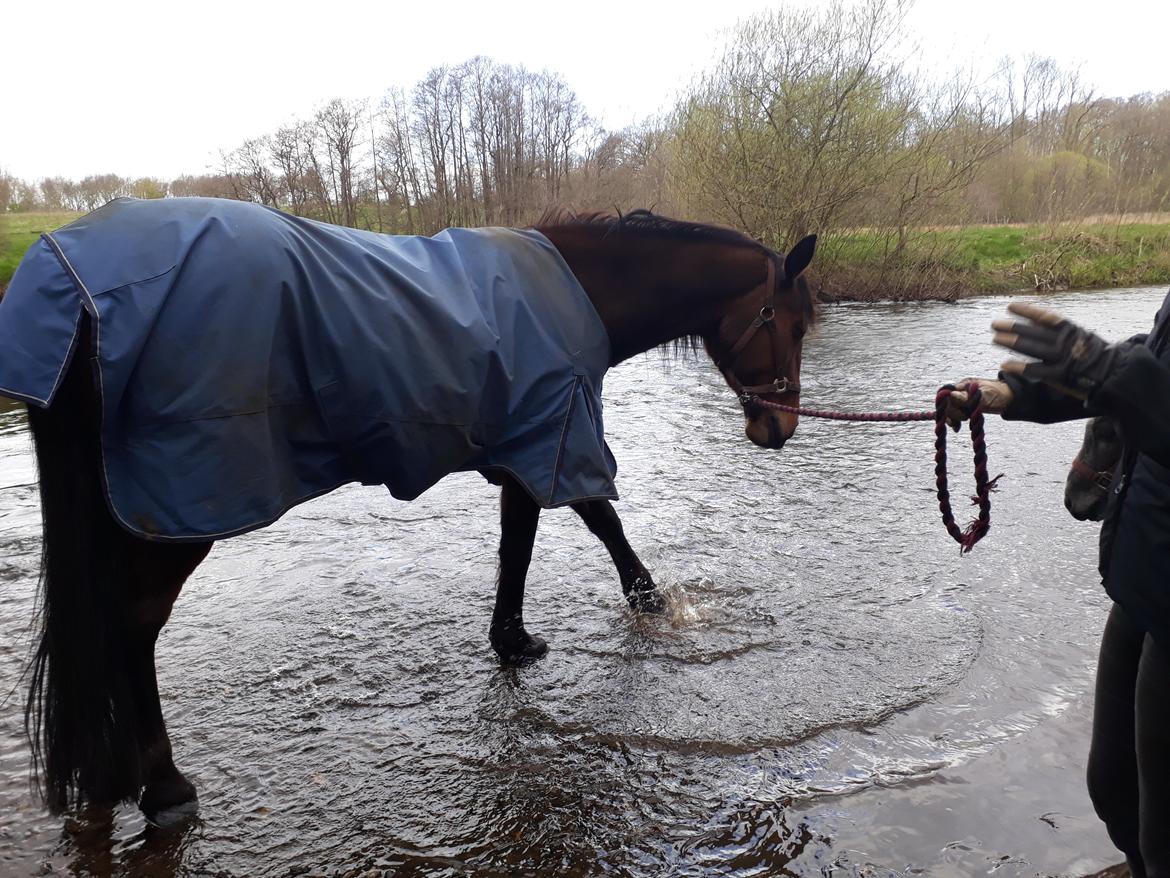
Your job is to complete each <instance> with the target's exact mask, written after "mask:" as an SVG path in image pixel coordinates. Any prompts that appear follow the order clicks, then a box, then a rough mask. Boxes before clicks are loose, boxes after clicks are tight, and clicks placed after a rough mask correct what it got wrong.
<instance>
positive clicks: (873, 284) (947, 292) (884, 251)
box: [0, 212, 1170, 301]
mask: <svg viewBox="0 0 1170 878" xmlns="http://www.w3.org/2000/svg"><path fill="white" fill-rule="evenodd" d="M77 216H79V214H77V213H70V212H55V213H15V214H0V291H2V290H3V289H4V287H6V286H7V285H8V281H9V279H10V278H11V277H12V273H13V272H14V271H15V270H16V266H17V264H18V263H19V262H20V258H21V257H22V256H23V255H24V252H25V250H27V249H28V247H29V246H30V245H31V244H32V243H33V242H34V241H35V240H36V239H37V236H38V235H39V234H40V233H41V232H43V231H51V230H52V229H55V228H57V227H59V226H62V225H64V224H65V223H67V222H70V221H71V220H73V219H75V218H76V217H77ZM1143 220H1147V221H1143V222H1123V221H1121V220H1120V219H1114V220H1112V221H1109V220H1107V219H1105V218H1095V219H1094V220H1093V221H1089V222H1084V223H1075V224H1054V225H1030V226H1029V225H1009V226H966V227H963V228H934V229H916V230H913V231H912V232H910V233H909V234H908V235H907V236H906V237H905V240H904V241H903V243H902V246H901V248H899V246H898V238H897V236H896V235H893V234H887V233H884V232H879V231H873V230H862V231H854V232H847V233H841V234H836V235H829V236H826V238H825V239H824V241H823V243H822V246H821V249H820V252H819V253H818V256H817V260H816V262H815V263H814V271H813V273H812V275H813V281H814V283H815V284H817V285H818V286H820V287H821V289H822V295H823V297H824V298H825V299H827V300H829V301H876V300H879V299H901V300H926V299H956V298H959V297H962V296H967V295H976V294H982V293H1003V292H1015V291H1018V290H1061V289H1097V288H1101V287H1119V286H1146V285H1151V284H1170V218H1167V217H1163V216H1154V217H1148V218H1143Z"/></svg>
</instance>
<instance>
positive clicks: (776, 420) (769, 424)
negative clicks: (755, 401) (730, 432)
mask: <svg viewBox="0 0 1170 878" xmlns="http://www.w3.org/2000/svg"><path fill="white" fill-rule="evenodd" d="M744 415H745V416H746V417H747V423H746V424H745V425H744V433H745V434H746V435H747V437H748V439H750V440H751V441H752V442H753V443H754V444H756V445H758V446H760V447H761V448H772V449H776V450H778V449H780V448H783V447H784V443H785V442H787V441H788V440H789V439H791V438H792V434H793V433H795V432H796V425H797V423H798V422H799V421H800V417H799V416H798V415H795V414H790V413H788V412H777V411H769V410H767V409H762V408H755V409H751V408H749V409H747V410H745V411H744Z"/></svg>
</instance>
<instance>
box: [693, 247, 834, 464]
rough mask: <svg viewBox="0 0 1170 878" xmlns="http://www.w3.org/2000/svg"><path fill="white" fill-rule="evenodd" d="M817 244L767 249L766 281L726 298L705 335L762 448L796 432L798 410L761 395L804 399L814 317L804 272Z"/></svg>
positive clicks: (779, 445) (781, 443) (781, 399)
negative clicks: (779, 407)
mask: <svg viewBox="0 0 1170 878" xmlns="http://www.w3.org/2000/svg"><path fill="white" fill-rule="evenodd" d="M816 246H817V238H816V235H809V236H808V237H807V238H804V239H803V240H802V241H801V242H800V243H799V244H797V245H796V246H795V247H793V248H792V250H791V251H790V252H789V253H788V255H787V256H785V257H783V259H782V260H781V258H780V257H779V255H778V254H775V253H773V252H772V251H770V250H767V251H765V253H766V258H767V259H768V269H767V274H766V279H765V281H764V283H763V285H762V287H756V288H754V289H752V290H751V291H750V292H748V293H747V294H746V295H743V296H740V297H739V298H737V299H734V300H732V301H730V302H728V304H727V307H726V308H725V310H724V311H723V313H722V314H721V315H720V320H719V323H718V327H717V329H716V330H715V331H714V332H713V333H712V334H711V335H709V336H704V338H703V342H704V344H705V345H706V348H707V352H708V353H709V354H710V355H711V359H713V360H714V361H715V364H716V365H717V366H718V367H719V369H720V370H721V371H722V372H723V377H724V379H725V380H726V381H727V384H728V386H729V387H730V388H731V389H732V390H734V391H735V392H736V394H737V395H738V396H739V398H740V402H741V403H742V404H743V412H744V418H745V419H746V424H745V426H744V432H745V433H746V434H747V437H748V438H749V439H750V440H751V441H752V442H754V443H755V444H756V445H759V446H761V447H763V448H782V447H783V446H784V443H785V442H787V441H788V440H789V439H790V438H792V434H793V433H794V432H796V425H797V422H798V420H799V418H798V416H797V415H796V414H792V413H788V412H781V411H776V410H775V409H769V408H765V407H763V406H761V405H759V404H758V402H757V401H758V400H761V399H763V400H767V401H769V402H777V403H783V404H785V405H791V406H796V405H799V403H800V357H801V349H802V347H803V344H804V336H805V333H806V332H808V330H809V328H810V327H811V326H812V325H813V323H814V322H815V321H816V306H815V302H814V299H813V296H812V293H811V292H810V290H809V287H808V283H807V281H805V279H804V277H803V276H802V275H803V273H804V270H805V269H806V268H807V267H808V265H809V263H810V262H811V261H812V258H813V254H814V253H815V252H816Z"/></svg>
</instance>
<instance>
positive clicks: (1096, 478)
mask: <svg viewBox="0 0 1170 878" xmlns="http://www.w3.org/2000/svg"><path fill="white" fill-rule="evenodd" d="M1072 469H1073V472H1075V473H1076V474H1077V475H1078V476H1080V477H1081V478H1083V479H1088V480H1089V481H1090V482H1092V483H1093V487H1094V488H1096V489H1097V490H1098V491H1102V492H1104V493H1106V494H1108V493H1109V486H1110V484H1112V482H1113V470H1111V469H1107V470H1095V469H1093V468H1092V467H1091V466H1089V465H1088V464H1087V463H1085V462H1084V461H1083V460H1081V456H1080V455H1079V454H1078V455H1077V456H1076V457H1074V458H1073V462H1072Z"/></svg>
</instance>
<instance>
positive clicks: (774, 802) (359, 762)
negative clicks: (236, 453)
mask: <svg viewBox="0 0 1170 878" xmlns="http://www.w3.org/2000/svg"><path fill="white" fill-rule="evenodd" d="M1162 295H1163V293H1162V291H1160V290H1137V291H1122V290H1119V291H1109V292H1101V293H1077V294H1069V295H1062V296H1052V297H1047V298H1046V299H1045V301H1047V302H1049V303H1050V304H1052V305H1053V306H1054V307H1056V308H1058V309H1059V310H1062V311H1063V312H1065V313H1066V314H1068V315H1069V316H1070V317H1072V318H1073V319H1076V320H1079V321H1081V322H1084V323H1085V324H1087V325H1090V326H1093V327H1096V328H1098V329H1099V330H1100V331H1101V332H1103V333H1104V334H1106V335H1108V336H1111V337H1122V336H1125V335H1128V334H1131V333H1133V332H1137V331H1142V330H1144V329H1145V328H1146V327H1147V326H1148V324H1149V323H1150V322H1151V320H1152V317H1153V314H1154V311H1155V310H1156V308H1157V305H1158V304H1159V303H1160V301H1161V298H1162ZM1004 304H1005V303H1004V300H1002V299H975V300H969V301H965V302H962V303H959V304H954V305H943V304H908V305H851V306H836V307H833V308H830V309H829V310H828V312H827V314H826V317H825V320H824V323H823V325H822V326H821V328H820V329H818V331H817V332H816V334H815V335H814V336H813V337H811V338H810V339H809V341H808V343H807V346H806V357H805V359H806V364H805V369H804V374H803V376H802V378H803V381H802V384H803V385H804V387H805V402H806V404H814V405H817V406H823V407H838V408H846V409H873V408H883V409H889V408H912V409H920V408H924V407H929V403H930V400H931V399H932V398H933V393H934V390H935V388H936V387H937V386H938V385H939V384H940V383H942V382H944V381H946V380H950V379H955V378H960V377H964V376H966V375H968V374H972V375H986V374H992V373H993V372H994V369H995V367H996V365H997V364H998V362H999V361H1000V359H1002V357H1000V356H999V354H998V353H997V352H996V351H994V350H993V349H992V348H991V347H990V344H989V341H988V339H989V336H988V333H987V331H986V327H987V324H988V322H989V321H990V319H991V318H992V317H993V316H996V315H998V314H1000V313H1002V309H1003V305H1004ZM605 416H606V424H607V428H608V431H609V436H610V442H611V445H612V447H613V450H614V453H615V454H616V456H617V458H618V461H619V464H620V466H621V471H620V475H619V481H618V487H619V490H620V491H621V493H622V496H623V502H622V503H620V504H619V506H618V510H619V512H620V514H621V515H622V518H623V521H624V523H625V526H626V531H627V534H628V535H629V537H630V540H631V542H632V543H633V544H634V546H635V547H636V548H638V549H639V551H640V552H641V553H642V556H643V559H644V560H645V562H646V564H647V566H648V567H650V569H651V570H652V571H653V572H654V574H655V576H656V578H657V580H658V582H659V583H660V584H662V585H663V586H665V588H666V590H667V592H668V594H669V597H670V610H669V612H668V613H667V614H666V615H665V616H664V617H661V618H637V617H635V616H633V615H632V614H630V613H629V612H628V611H627V610H626V609H625V607H624V602H623V600H622V598H621V595H620V590H619V587H618V584H617V577H616V574H615V573H614V572H613V570H612V568H611V566H610V564H609V561H608V556H607V555H606V553H605V551H604V549H603V548H602V547H601V545H600V544H598V543H596V542H595V541H594V539H593V538H592V537H591V536H590V534H589V533H588V531H587V530H586V529H585V527H584V526H583V525H582V524H581V523H580V521H579V520H578V519H577V518H576V516H574V515H573V514H572V513H571V512H570V511H568V510H561V511H555V512H551V513H545V515H544V516H542V521H541V529H540V533H539V535H538V538H537V547H536V552H535V558H534V562H533V565H532V571H531V575H530V578H529V588H528V600H527V607H526V618H527V619H528V622H529V627H530V629H531V630H533V631H535V632H538V633H540V634H541V635H543V636H545V637H547V638H548V639H549V641H550V642H551V644H552V651H551V652H550V653H549V655H548V656H547V657H546V658H545V659H543V660H542V661H540V662H538V663H536V664H535V665H533V666H530V667H526V668H523V669H519V670H508V669H502V668H501V667H500V666H499V665H498V664H497V663H496V662H495V661H494V659H493V656H492V653H491V651H490V649H489V647H488V644H487V622H488V618H489V615H490V612H491V602H492V595H493V577H494V555H495V540H496V538H497V529H498V525H497V521H496V514H497V513H496V507H495V490H494V489H492V488H491V487H490V486H488V485H487V484H486V483H484V482H483V481H482V479H480V478H479V477H478V476H476V475H469V474H462V475H458V476H454V477H452V478H450V479H448V480H446V481H444V482H443V483H441V484H440V485H439V486H437V487H436V488H435V489H433V490H432V491H430V492H429V493H428V494H426V495H425V496H424V497H423V498H422V499H420V500H418V501H416V502H414V503H412V504H403V503H399V502H397V501H394V500H392V499H391V498H390V497H389V496H388V495H387V494H386V492H385V491H384V490H381V489H373V488H360V487H355V486H350V487H346V488H343V489H341V490H339V491H336V492H334V493H333V494H331V495H328V496H326V497H324V498H321V499H318V500H315V501H312V502H310V503H308V504H305V505H303V506H300V507H298V508H297V509H295V510H293V512H291V513H289V514H288V515H287V516H285V518H284V519H282V520H281V521H280V522H278V523H277V524H276V525H273V526H272V527H269V528H267V529H265V530H262V531H259V532H255V533H252V534H249V535H246V536H243V537H238V538H235V539H232V540H228V541H225V542H222V543H220V544H218V545H217V546H216V548H215V549H214V551H213V552H212V554H211V556H210V558H209V559H208V561H207V562H205V563H204V564H203V566H202V567H200V569H199V570H198V571H197V572H196V574H195V576H194V577H193V578H192V579H191V581H190V582H189V583H188V585H187V587H186V588H185V590H184V593H183V595H182V597H181V598H180V600H179V603H178V604H177V606H176V610H175V614H174V616H173V618H172V620H171V622H170V624H169V625H168V626H167V628H166V629H165V631H164V633H163V636H162V639H161V641H160V646H159V657H158V663H159V677H160V685H161V689H162V691H163V699H164V701H163V709H164V712H165V713H166V715H167V718H168V722H169V725H170V728H171V732H172V739H173V740H174V744H175V750H176V759H177V761H178V763H179V765H180V767H181V768H183V769H184V770H185V771H186V772H187V773H188V775H189V776H191V778H192V779H193V780H194V781H195V783H196V784H197V785H198V787H199V790H200V800H201V805H202V807H201V811H200V815H199V818H198V819H197V820H196V821H194V822H192V823H191V824H190V825H188V826H186V827H185V828H183V829H180V830H170V831H157V830H151V829H149V828H147V827H145V826H144V824H143V821H142V819H141V817H140V816H139V815H138V814H137V812H136V811H135V810H134V809H131V808H125V809H121V810H119V811H118V812H117V813H116V814H115V815H113V819H112V820H102V819H101V818H100V816H98V815H89V816H87V817H76V818H71V819H69V820H66V821H62V820H60V819H50V818H48V817H46V816H44V815H43V814H42V813H41V812H40V810H39V809H38V808H37V806H36V805H35V803H34V802H33V800H32V798H31V796H30V795H29V792H28V786H27V750H26V748H25V746H24V744H23V741H22V740H21V737H20V705H19V702H20V698H19V696H15V697H11V698H9V699H8V700H7V701H6V702H4V703H3V705H2V706H0V875H5V876H7V875H34V874H36V875H55V874H95V875H105V874H117V875H135V876H138V875H151V876H154V875H171V874H175V875H215V876H252V875H300V874H306V875H330V876H332V875H369V874H378V873H379V872H378V870H386V871H387V872H388V873H389V874H395V875H497V874H510V875H546V874H552V873H554V872H555V873H556V874H563V875H594V874H614V875H623V876H642V875H680V876H681V875H696V876H698V875H744V876H747V875H855V874H856V875H867V876H886V875H909V874H923V873H925V874H930V875H943V876H947V875H956V876H957V875H971V874H975V873H977V872H978V873H982V872H990V871H995V872H996V874H997V875H1000V876H1016V875H1037V874H1040V875H1065V874H1069V875H1071V874H1083V873H1085V872H1087V871H1091V870H1092V869H1094V868H1098V867H1100V866H1103V865H1105V864H1107V863H1110V862H1116V861H1117V860H1118V859H1120V857H1119V856H1118V855H1117V854H1116V853H1115V852H1114V851H1112V849H1111V846H1110V845H1109V842H1108V840H1107V838H1106V837H1105V834H1104V832H1103V830H1102V829H1101V828H1100V827H1099V826H1098V825H1097V824H1096V822H1095V819H1094V818H1093V817H1092V810H1091V807H1090V805H1089V802H1088V799H1087V796H1086V795H1085V793H1084V791H1083V784H1082V781H1081V777H1082V773H1083V764H1084V756H1085V752H1086V750H1087V734H1088V716H1089V710H1090V701H1089V699H1088V693H1089V690H1090V686H1091V680H1092V668H1093V662H1094V657H1095V650H1096V646H1097V643H1098V639H1099V635H1100V630H1101V628H1102V626H1103V624H1104V616H1105V613H1106V610H1107V601H1106V598H1105V597H1104V595H1103V593H1102V591H1101V589H1100V586H1099V584H1098V580H1097V577H1096V575H1095V572H1094V571H1095V557H1094V556H1095V539H1096V530H1095V527H1094V526H1093V525H1090V524H1083V523H1078V522H1075V521H1073V520H1072V519H1071V518H1070V517H1069V516H1068V514H1067V513H1066V512H1065V511H1064V508H1063V506H1062V503H1061V492H1062V487H1063V480H1064V476H1065V472H1066V468H1067V465H1068V462H1069V461H1070V460H1071V458H1072V456H1073V454H1074V453H1075V450H1076V448H1077V446H1078V444H1079V439H1080V430H1081V427H1080V425H1072V424H1067V425H1059V426H1054V427H1047V428H1045V427H1038V426H1033V425H1026V424H1008V423H1004V422H1001V421H999V420H998V419H994V420H992V421H990V422H989V424H988V445H989V453H990V456H991V469H992V472H993V473H998V472H1001V471H1002V472H1003V473H1004V478H1003V480H1002V482H1001V487H1000V491H999V493H998V494H997V495H996V496H995V498H994V511H993V529H992V532H991V534H990V535H989V536H988V537H987V538H986V539H985V540H984V541H983V542H982V543H981V544H980V545H979V546H978V547H977V548H976V549H975V551H974V553H973V554H972V555H970V556H967V557H965V558H960V557H959V554H958V551H957V548H956V547H955V545H954V544H953V543H952V542H950V540H949V538H948V537H947V535H946V533H945V532H944V531H943V529H942V526H941V524H940V522H939V521H938V516H937V512H936V509H935V506H934V499H933V493H932V484H933V449H932V433H931V428H930V426H929V425H927V424H910V425H901V424H842V423H830V422H823V421H820V422H818V421H811V420H807V419H806V420H804V421H803V422H802V423H801V425H800V428H799V430H798V432H797V434H796V437H795V439H793V441H792V442H790V443H789V444H788V446H786V447H785V449H784V450H783V451H782V452H779V453H776V452H769V451H764V450H761V449H757V448H754V447H753V446H751V445H750V443H748V441H747V440H746V439H745V438H744V437H743V435H742V430H741V419H740V417H739V414H738V410H737V406H736V404H735V401H734V399H733V397H732V395H731V393H730V391H728V390H727V389H726V387H724V386H723V385H722V382H721V379H720V378H719V376H718V374H717V373H716V372H715V370H714V369H713V367H712V366H711V365H710V363H708V362H707V361H706V360H705V359H704V360H702V361H696V362H690V361H683V362H674V363H664V362H663V361H662V359H661V358H660V357H659V356H658V355H657V354H652V355H649V356H646V357H641V358H638V359H636V360H634V361H632V362H629V363H627V364H624V365H623V366H621V367H620V368H618V369H617V370H615V371H614V372H612V373H611V374H610V376H609V377H608V379H607V384H606V412H605ZM965 435H966V434H965V433H964V434H963V436H962V437H957V438H956V439H955V440H952V443H953V444H952V452H951V459H952V473H953V474H952V481H953V485H954V489H955V494H956V495H957V496H962V495H963V494H965V493H966V492H967V485H968V483H969V480H970V460H969V452H968V450H967V448H966V447H965V446H964V445H963V444H961V443H962V442H965ZM29 451H30V449H29V441H28V438H27V435H26V433H25V432H24V428H23V417H22V415H21V414H20V413H19V412H18V411H16V410H13V409H9V410H0V631H3V635H4V636H3V640H2V642H0V691H2V692H4V693H7V692H8V691H9V690H10V689H12V688H13V687H14V686H15V685H16V683H17V679H18V675H19V670H20V667H21V663H22V661H23V659H24V657H25V656H26V654H27V649H28V645H29V641H28V637H29V634H28V629H27V626H28V622H29V619H30V617H31V614H32V604H33V595H34V585H35V582H34V577H35V569H36V564H37V560H38V551H39V550H38V532H39V513H38V507H37V498H36V492H35V488H34V487H32V486H30V485H29V484H28V483H31V482H32V481H33V480H34V473H33V465H32V460H31V456H30V453H29ZM959 514H960V516H961V517H965V516H966V512H965V511H960V513H959Z"/></svg>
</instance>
